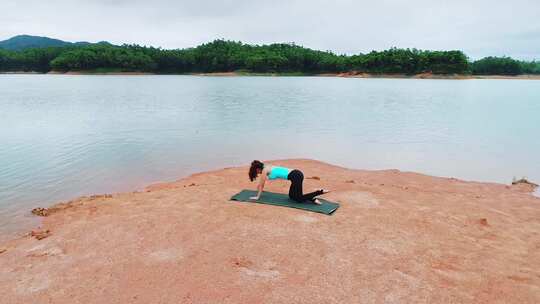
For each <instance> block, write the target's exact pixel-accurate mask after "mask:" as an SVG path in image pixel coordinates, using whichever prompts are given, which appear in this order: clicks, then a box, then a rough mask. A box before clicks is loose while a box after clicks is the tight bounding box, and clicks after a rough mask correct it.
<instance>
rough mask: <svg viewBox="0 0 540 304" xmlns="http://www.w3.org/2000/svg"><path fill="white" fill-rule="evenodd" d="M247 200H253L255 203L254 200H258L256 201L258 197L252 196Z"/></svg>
mask: <svg viewBox="0 0 540 304" xmlns="http://www.w3.org/2000/svg"><path fill="white" fill-rule="evenodd" d="M249 199H250V200H254V201H256V200H258V199H259V197H258V196H252V197H250V198H249Z"/></svg>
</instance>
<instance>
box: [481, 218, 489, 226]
mask: <svg viewBox="0 0 540 304" xmlns="http://www.w3.org/2000/svg"><path fill="white" fill-rule="evenodd" d="M479 222H480V225H482V226H489V224H488V221H487V219H486V218H482V219H480V221H479Z"/></svg>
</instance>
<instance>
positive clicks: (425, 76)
mask: <svg viewBox="0 0 540 304" xmlns="http://www.w3.org/2000/svg"><path fill="white" fill-rule="evenodd" d="M0 74H42V73H37V72H0ZM46 74H51V75H127V76H128V75H135V76H137V75H161V74H155V73H145V72H84V71H78V72H75V71H72V72H55V71H53V72H49V73H46ZM165 75H192V76H215V77H218V76H219V77H231V76H235V77H242V76H298V75H296V74H293V75H287V74H284V75H282V74H279V73H247V72H243V73H238V72H215V73H192V74H165ZM304 76H306V77H309V76H316V77H341V78H388V79H394V78H395V79H450V80H452V79H453V80H469V79H518V80H519V79H522V80H523V79H525V80H540V75H528V74H526V75H517V76H503V75H460V74H455V75H437V74H431V73H423V74H417V75H406V74H368V73H351V72H347V73H325V74H314V75H304Z"/></svg>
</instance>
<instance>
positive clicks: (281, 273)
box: [0, 159, 540, 303]
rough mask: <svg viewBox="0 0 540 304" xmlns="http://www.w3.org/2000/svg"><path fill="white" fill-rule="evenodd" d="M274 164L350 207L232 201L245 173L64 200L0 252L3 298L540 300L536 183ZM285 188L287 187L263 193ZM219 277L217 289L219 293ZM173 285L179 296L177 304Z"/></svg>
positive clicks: (300, 162)
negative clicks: (327, 211)
mask: <svg viewBox="0 0 540 304" xmlns="http://www.w3.org/2000/svg"><path fill="white" fill-rule="evenodd" d="M268 163H274V164H280V165H284V166H287V167H290V168H301V169H302V170H303V171H304V173H305V176H306V179H305V181H304V183H305V189H306V191H308V190H310V189H312V188H319V187H328V188H330V189H332V190H334V191H333V192H331V193H330V194H328V195H325V196H324V197H325V198H327V199H328V200H331V201H336V202H339V203H340V204H341V207H340V209H338V210H337V211H336V213H335V214H334V215H332V216H326V215H322V214H315V213H309V212H305V211H302V210H297V209H290V208H283V207H276V206H269V205H262V204H250V203H238V202H231V201H229V200H228V199H229V198H230V196H232V195H233V194H235V193H237V192H239V191H240V190H241V189H245V188H250V189H251V188H254V187H255V184H254V183H251V182H249V180H247V176H246V174H245V173H246V170H247V167H245V166H243V167H232V168H224V169H220V170H214V171H208V172H201V173H196V174H193V175H190V176H188V177H185V178H181V179H179V180H177V181H174V182H165V183H157V184H152V185H149V186H147V187H146V188H145V190H144V191H135V192H128V193H116V194H103V195H93V196H89V197H81V198H77V199H74V200H71V201H69V202H64V203H58V204H55V205H53V206H51V207H50V208H47V211H46V212H45V213H46V215H47V216H46V217H44V218H43V223H42V225H41V227H38V228H36V229H34V230H33V231H32V232H31V233H29V234H28V235H26V236H23V237H21V238H17V239H14V240H11V241H8V242H6V243H0V269H1V270H0V272H2V275H0V288H1V289H2V290H6V293H5V295H4V297H5V299H6V300H7V301H8V302H10V301H12V302H42V301H43V300H46V299H47V300H50V301H52V302H54V303H72V302H86V303H89V302H92V303H118V302H133V301H135V300H134V298H133V296H137V297H139V301H142V302H155V301H157V300H158V299H161V300H164V301H166V302H186V301H187V299H189V301H193V302H197V303H199V302H223V301H225V299H227V300H226V301H228V302H232V303H238V302H246V301H247V302H252V303H259V302H266V303H280V302H281V303H282V302H283V301H284V300H285V301H286V299H293V298H298V297H300V298H302V299H303V300H305V302H311V303H315V302H332V301H336V302H340V303H352V302H357V301H358V297H361V298H362V299H364V300H366V301H368V300H370V301H371V300H372V301H378V299H384V298H385V297H388V295H391V294H398V295H400V296H399V300H400V301H403V302H415V303H429V302H431V303H436V302H439V303H441V302H447V300H448V299H452V300H453V301H455V302H460V303H478V302H494V301H503V302H506V303H518V302H519V303H536V302H538V301H540V294H538V292H537V290H538V289H539V288H540V256H539V255H538V254H537V252H538V250H536V249H534V248H537V247H535V246H540V236H539V232H540V225H538V223H537V219H538V218H539V217H540V204H539V202H540V198H536V197H534V196H532V195H531V193H530V192H531V191H532V190H534V187H533V186H532V185H527V184H519V185H514V186H512V185H504V184H497V183H484V182H475V181H463V180H458V179H455V178H446V177H434V176H429V175H424V174H419V173H414V172H402V171H399V170H377V171H368V170H356V169H348V168H343V167H339V166H335V165H331V164H327V163H323V162H320V161H315V160H307V159H292V160H276V161H268ZM287 189H288V183H287V182H275V183H270V184H269V185H268V186H267V188H266V189H265V190H266V191H272V192H281V193H286V192H287ZM45 213H43V214H45ZM292 244H294V245H292ZM25 265H26V266H25ZM66 273H69V275H68V276H66ZM321 273H323V274H324V275H321ZM163 277H167V280H166V281H163ZM344 280H345V281H344ZM210 281H211V282H212V284H213V286H215V288H212V289H208V288H207V286H208V282H210ZM82 282H86V283H85V284H82ZM344 282H346V284H344ZM238 286H242V288H239V287H238ZM163 288H167V289H168V290H170V292H169V293H167V295H166V296H165V298H163V297H164V296H163V293H162V291H163ZM329 289H330V290H332V293H328V292H327V291H328V290H329ZM493 289H496V290H498V292H492V291H493ZM261 290H264V292H261ZM141 292H142V293H141ZM189 301H188V302H189Z"/></svg>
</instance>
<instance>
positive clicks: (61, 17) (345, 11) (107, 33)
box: [0, 0, 540, 59]
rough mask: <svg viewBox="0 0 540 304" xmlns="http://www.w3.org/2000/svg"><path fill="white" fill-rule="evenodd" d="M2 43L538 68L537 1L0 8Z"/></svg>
mask: <svg viewBox="0 0 540 304" xmlns="http://www.w3.org/2000/svg"><path fill="white" fill-rule="evenodd" d="M0 12H1V13H0V40H4V39H7V38H10V37H11V36H14V35H19V34H30V35H39V36H48V37H53V38H58V39H62V40H68V41H90V42H96V41H100V40H107V41H109V42H112V43H115V44H122V43H138V44H142V45H152V46H161V47H163V48H185V47H192V46H196V45H198V44H200V43H203V42H207V41H211V40H213V39H216V38H225V39H232V40H240V41H243V42H247V43H259V44H261V43H272V42H295V43H297V44H300V45H304V46H307V47H311V48H315V49H321V50H332V51H334V52H336V53H347V54H352V53H359V52H369V51H370V50H382V49H387V48H390V47H393V46H395V47H400V48H407V47H410V48H413V47H416V48H420V49H434V50H439V49H441V50H450V49H460V50H463V51H465V53H466V54H467V55H469V56H470V57H471V58H473V59H476V58H478V57H483V56H488V55H509V56H513V57H516V58H521V59H535V58H536V59H540V0H468V1H467V0H448V1H447V0H378V1H361V0H356V1H354V0H334V1H321V0H287V1H281V0H273V1H271V0H268V1H261V0H213V1H211V0H196V1H195V0H194V1H185V0H177V1H173V0H153V1H142V0H132V1H128V0H109V1H106V0H87V1H82V0H47V1H44V0H0Z"/></svg>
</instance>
